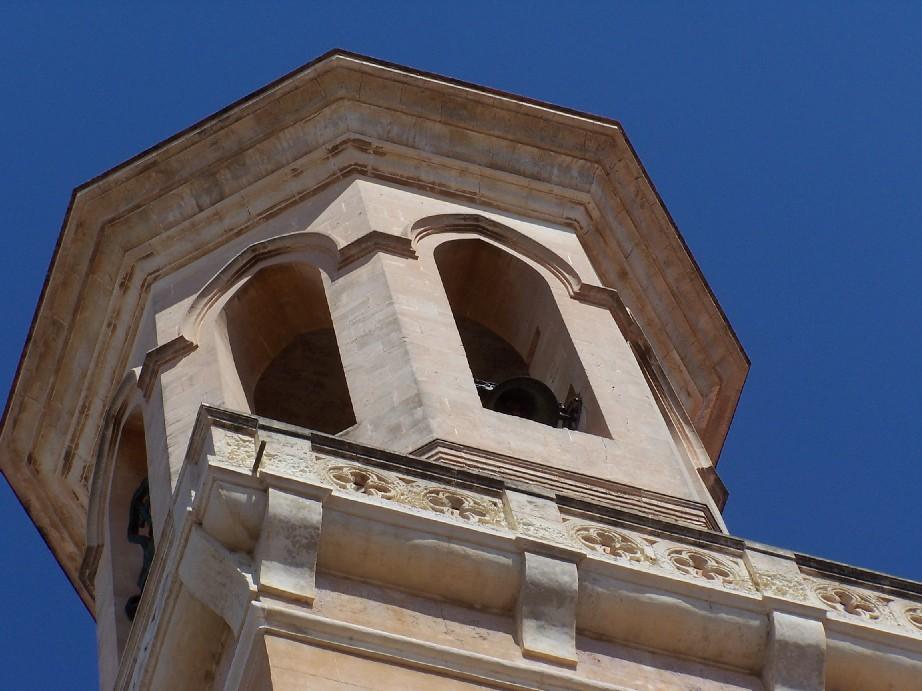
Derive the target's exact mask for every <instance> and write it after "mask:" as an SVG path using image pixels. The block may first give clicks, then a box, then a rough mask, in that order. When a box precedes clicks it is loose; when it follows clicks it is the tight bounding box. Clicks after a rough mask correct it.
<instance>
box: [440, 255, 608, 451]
mask: <svg viewBox="0 0 922 691" xmlns="http://www.w3.org/2000/svg"><path fill="white" fill-rule="evenodd" d="M435 261H436V265H437V266H438V269H439V274H440V276H441V278H442V283H443V285H444V287H445V292H446V294H447V296H448V301H449V303H450V304H451V309H452V313H453V315H454V318H455V323H456V324H457V326H458V333H459V335H460V336H461V342H462V344H463V345H464V352H465V355H466V356H467V361H468V364H469V365H470V368H471V373H472V374H473V376H474V380H475V384H476V385H477V389H478V393H479V394H480V398H481V403H482V404H483V405H484V407H487V408H490V409H492V410H495V411H497V412H502V413H506V414H510V415H516V416H518V417H525V418H528V419H531V420H534V421H536V422H543V423H545V424H548V425H550V426H553V427H570V428H571V429H577V430H580V431H583V432H587V433H589V434H595V435H598V436H604V437H610V434H609V431H608V427H607V425H606V424H605V420H604V418H603V417H602V415H601V412H600V410H599V406H598V402H597V401H596V398H595V394H594V393H593V391H592V386H591V384H590V382H589V379H588V377H587V376H586V372H585V370H584V369H583V365H582V363H581V362H580V359H579V354H578V353H577V351H576V347H575V346H574V345H573V340H572V338H571V337H570V333H569V331H568V330H567V328H566V324H565V323H564V320H563V317H562V316H561V314H560V309H559V307H558V305H557V301H556V300H555V298H554V294H553V293H552V292H551V288H550V286H549V285H548V284H547V282H546V281H545V280H544V278H543V277H542V276H541V274H539V273H538V272H537V271H536V270H535V269H533V268H532V267H531V266H529V265H528V264H526V263H525V262H523V261H522V260H521V259H518V258H517V257H515V256H514V255H512V254H510V253H509V252H506V251H504V250H502V249H500V248H498V247H496V246H495V245H492V244H490V243H487V242H484V241H483V240H478V239H471V240H452V241H449V242H446V243H444V244H442V245H439V247H437V248H436V250H435ZM577 397H578V399H579V400H578V401H577Z"/></svg>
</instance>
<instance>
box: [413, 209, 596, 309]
mask: <svg viewBox="0 0 922 691" xmlns="http://www.w3.org/2000/svg"><path fill="white" fill-rule="evenodd" d="M438 233H461V234H469V235H477V236H480V237H483V238H486V239H488V240H492V241H493V242H496V243H497V244H500V245H502V246H504V247H507V248H508V249H510V250H512V251H513V252H516V253H518V254H521V255H522V256H523V257H526V258H528V259H530V260H531V261H533V262H535V263H536V264H538V265H539V266H541V267H542V268H544V269H546V270H547V271H548V272H549V273H550V274H551V275H553V276H554V277H555V278H556V279H557V280H558V281H560V282H561V284H563V287H564V288H565V289H566V291H567V294H568V295H569V296H570V297H574V296H575V295H577V293H579V290H580V288H581V287H582V285H583V281H582V279H580V277H579V274H578V273H577V271H576V269H574V268H573V266H572V265H571V264H570V263H569V262H567V261H566V260H565V259H564V258H563V257H561V256H560V255H558V254H557V253H556V252H553V251H552V250H549V249H548V248H547V247H545V246H544V245H542V244H541V243H540V242H538V241H537V240H534V239H533V238H530V237H528V236H527V235H525V234H524V233H520V232H519V231H517V230H515V229H514V228H510V227H509V226H507V225H503V224H502V223H499V222H497V221H494V220H493V219H491V218H487V217H486V216H481V215H480V214H438V215H435V216H427V217H425V218H421V219H419V220H418V221H416V222H415V223H414V224H413V225H412V226H411V227H410V240H411V242H412V246H413V248H414V249H415V248H416V247H417V246H418V245H419V243H420V242H421V241H423V240H424V239H425V238H427V237H429V236H430V235H436V234H438Z"/></svg>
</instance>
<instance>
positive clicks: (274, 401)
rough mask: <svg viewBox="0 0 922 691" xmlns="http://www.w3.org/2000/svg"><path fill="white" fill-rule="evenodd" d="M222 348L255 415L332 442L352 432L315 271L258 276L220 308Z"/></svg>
mask: <svg viewBox="0 0 922 691" xmlns="http://www.w3.org/2000/svg"><path fill="white" fill-rule="evenodd" d="M223 313H224V320H225V327H226V329H227V336H228V344H229V346H230V350H231V353H232V355H233V359H234V363H235V364H236V366H237V372H238V375H239V377H240V382H241V385H242V386H243V390H244V393H245V395H246V397H247V400H248V402H249V405H250V409H251V410H252V411H253V412H254V413H256V414H257V415H261V416H264V417H268V418H272V419H274V420H280V421H282V422H287V423H290V424H293V425H298V426H299V427H307V428H309V429H314V430H317V431H320V432H325V433H327V434H336V433H338V432H341V431H343V430H344V429H347V428H348V427H351V426H352V425H354V424H355V412H354V410H353V407H352V399H351V398H350V395H349V388H348V386H347V384H346V375H345V372H344V371H343V363H342V358H341V356H340V353H339V346H338V344H337V342H336V333H335V331H334V329H333V321H332V319H331V317H330V308H329V305H328V304H327V299H326V292H325V291H324V287H323V280H322V278H321V275H320V271H319V270H318V269H317V268H315V267H313V266H311V265H309V264H282V265H276V266H270V267H267V268H265V269H262V270H261V271H259V272H257V273H256V274H255V275H254V276H253V277H252V278H251V279H250V280H249V281H248V282H247V283H246V285H244V286H243V287H242V288H241V289H240V290H239V291H237V293H236V294H235V295H234V297H233V298H231V300H230V301H228V303H227V305H225V307H224V311H223Z"/></svg>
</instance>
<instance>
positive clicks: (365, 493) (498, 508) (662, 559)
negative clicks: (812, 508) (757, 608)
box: [212, 433, 922, 638]
mask: <svg viewBox="0 0 922 691" xmlns="http://www.w3.org/2000/svg"><path fill="white" fill-rule="evenodd" d="M273 434H275V433H273ZM263 439H264V441H257V440H256V438H254V437H253V436H248V435H245V434H228V435H226V436H225V437H224V438H222V439H221V442H220V444H218V445H217V448H216V449H215V451H216V452H217V457H215V458H212V462H217V464H218V465H222V466H224V467H225V468H228V469H233V470H238V471H241V472H246V474H248V475H252V474H254V471H255V473H256V474H257V475H259V476H269V477H271V476H276V477H280V478H284V479H285V482H286V483H289V486H290V483H291V482H292V481H293V482H295V483H304V485H305V487H310V486H313V487H315V488H317V487H325V488H327V490H326V491H329V489H332V490H333V492H334V493H335V494H337V495H338V496H340V497H353V498H355V499H358V500H360V501H363V502H370V503H372V504H380V505H382V506H387V505H390V506H402V507H405V508H406V510H408V511H410V512H413V513H417V514H421V515H429V516H431V517H433V518H434V517H436V516H441V517H443V518H445V519H448V520H450V521H453V522H455V523H456V524H457V525H467V526H470V527H478V528H480V527H486V528H488V529H500V531H501V534H505V535H506V536H508V535H509V533H508V532H506V531H507V530H512V531H514V532H515V533H517V534H518V535H520V536H523V537H527V538H529V539H530V540H532V541H534V540H537V541H539V542H544V543H547V544H548V546H549V551H550V552H552V553H553V548H560V547H565V548H567V549H570V550H573V549H576V550H579V551H581V552H582V553H584V554H586V555H587V556H588V557H589V558H594V559H597V560H601V561H607V562H610V563H612V564H617V565H619V567H621V568H627V569H636V570H638V571H641V572H645V573H647V574H650V575H653V574H658V575H659V576H660V577H664V578H667V579H672V580H675V581H682V582H684V583H685V584H688V585H692V586H695V585H697V586H701V587H704V588H712V589H719V590H723V591H725V592H726V593H727V594H728V595H729V596H732V595H733V594H736V595H741V596H744V597H747V598H756V599H758V598H764V600H765V602H766V607H767V608H768V609H771V610H774V609H778V608H780V609H782V610H783V609H784V608H785V607H789V606H793V607H795V608H797V607H800V608H801V609H800V610H797V611H799V612H801V614H802V615H804V616H808V617H820V618H822V616H823V615H822V611H823V609H826V610H828V611H829V616H830V618H832V619H834V620H835V621H836V622H839V623H849V622H851V623H854V624H858V625H862V626H870V627H874V628H881V629H886V630H888V631H889V632H890V633H900V634H902V635H907V636H911V637H913V638H922V602H919V601H913V600H914V599H915V598H912V595H911V593H910V594H909V595H908V598H900V597H898V596H894V595H893V593H894V591H893V588H892V587H882V588H881V590H880V591H878V590H877V589H876V588H875V584H874V583H875V582H874V581H868V583H867V587H862V585H863V584H864V581H863V580H861V574H858V575H857V576H856V577H855V578H856V579H857V580H855V579H851V580H850V579H841V580H840V579H839V577H838V576H837V575H836V573H835V572H834V571H828V572H827V571H826V570H824V569H823V568H822V565H820V566H816V567H814V566H811V565H808V564H803V563H802V562H801V557H800V556H799V555H794V554H791V553H789V552H783V551H777V550H775V549H774V548H771V547H767V546H764V545H752V546H750V545H746V544H745V543H743V541H741V540H735V541H734V540H733V539H732V538H725V539H724V538H721V537H720V536H714V535H712V534H706V533H703V532H702V531H698V530H695V529H689V528H688V527H680V526H677V529H676V530H675V531H669V530H668V529H665V528H660V527H656V526H654V527H649V526H646V525H645V524H643V523H642V522H638V523H637V524H635V523H633V522H629V523H625V522H623V521H620V520H617V519H614V518H612V519H608V518H607V517H605V516H600V515H596V514H589V513H585V512H583V511H577V510H573V509H571V508H570V507H567V506H566V505H564V506H561V505H560V504H558V503H556V502H554V499H553V495H550V498H544V499H543V501H549V502H550V505H551V506H552V507H553V511H552V512H551V513H550V514H548V515H544V514H542V513H541V511H539V510H538V509H539V508H540V507H537V503H536V502H537V500H536V499H534V497H537V496H539V495H538V494H535V495H527V496H526V495H523V496H524V497H525V498H524V499H522V500H521V502H520V503H521V504H522V505H521V506H518V504H517V505H516V506H517V507H518V508H517V509H516V510H513V508H512V507H511V505H509V506H506V509H505V510H504V504H503V500H501V499H500V498H499V497H498V496H496V495H495V494H493V493H490V492H489V491H480V487H479V486H478V485H477V484H475V483H466V484H464V485H463V487H458V486H456V485H455V484H454V483H455V482H457V478H455V477H452V479H450V480H449V479H448V478H446V479H445V481H444V482H439V481H438V476H439V473H440V468H438V467H423V468H420V472H419V473H418V474H417V473H415V472H414V468H413V466H412V462H413V461H414V460H418V461H421V462H422V463H425V462H426V461H422V459H413V458H408V459H407V464H406V472H404V470H403V468H404V466H403V465H401V464H399V463H394V462H392V459H381V465H378V464H377V463H376V464H374V465H373V464H372V463H371V462H369V463H365V462H364V461H363V459H364V456H357V455H356V453H355V452H354V450H352V449H350V450H349V452H348V453H344V454H343V455H339V453H338V452H337V449H331V448H329V447H326V446H321V447H320V448H318V447H317V446H316V445H313V444H312V442H311V441H308V440H306V439H291V440H286V439H285V438H280V439H276V438H274V437H273V436H269V435H267V436H266V437H263ZM367 451H368V457H369V458H374V456H373V453H372V452H373V451H374V450H372V449H369V450H367ZM382 466H383V467H382ZM455 472H457V471H455ZM491 489H493V488H491ZM516 491H517V490H507V494H506V502H507V504H508V502H509V496H510V493H511V494H515V493H516ZM529 496H531V497H532V499H529V498H528V497H529ZM541 496H543V495H541ZM538 503H539V502H538ZM536 507H537V508H536ZM561 508H562V509H563V514H562V515H561V514H560V509H561ZM506 511H509V513H508V517H507V513H506ZM551 514H553V515H551ZM555 516H556V517H555ZM687 533H689V534H687ZM690 533H694V534H690ZM685 537H687V538H688V539H687V540H685V539H684V538H685ZM712 543H713V544H712ZM530 544H531V543H530ZM533 546H534V545H533ZM909 598H912V599H909Z"/></svg>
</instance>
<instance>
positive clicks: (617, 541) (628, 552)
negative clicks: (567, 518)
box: [572, 525, 649, 563]
mask: <svg viewBox="0 0 922 691" xmlns="http://www.w3.org/2000/svg"><path fill="white" fill-rule="evenodd" d="M572 530H573V536H574V537H575V538H576V539H577V540H579V541H580V542H581V543H582V544H583V545H585V546H586V547H588V548H589V549H591V550H594V551H596V552H601V553H602V554H606V555H608V556H610V557H614V558H615V559H626V560H627V561H633V562H638V563H641V562H644V561H647V560H648V559H649V557H648V556H647V554H646V552H645V551H644V549H643V547H641V546H640V545H639V544H638V543H636V542H635V541H634V540H632V539H631V538H629V537H627V536H626V535H622V534H621V533H619V532H616V531H614V530H611V529H610V528H602V527H600V526H593V525H580V526H576V527H575V528H573V529H572Z"/></svg>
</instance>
